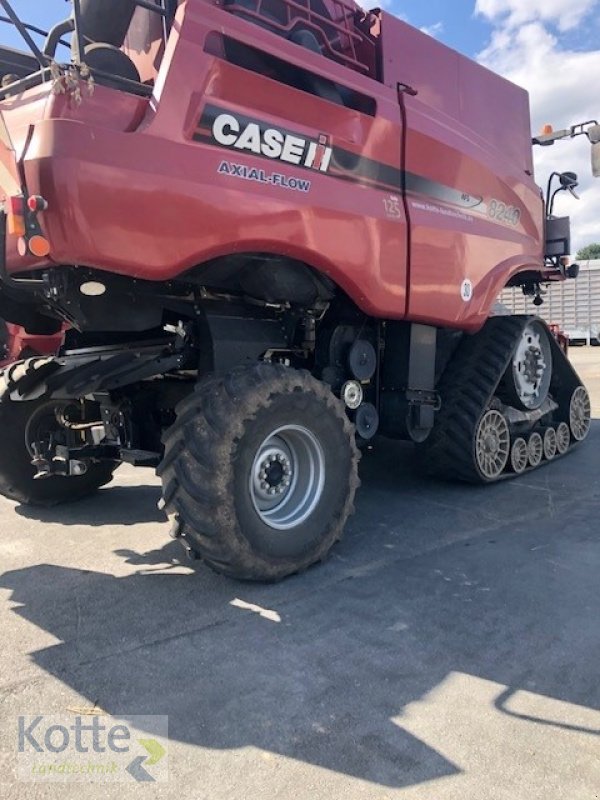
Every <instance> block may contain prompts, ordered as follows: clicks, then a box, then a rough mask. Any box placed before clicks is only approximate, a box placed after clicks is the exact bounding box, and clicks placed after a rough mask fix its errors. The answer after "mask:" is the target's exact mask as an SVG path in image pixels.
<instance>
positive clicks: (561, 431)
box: [556, 422, 571, 456]
mask: <svg viewBox="0 0 600 800" xmlns="http://www.w3.org/2000/svg"><path fill="white" fill-rule="evenodd" d="M570 444H571V431H570V430H569V426H568V425H567V423H566V422H561V423H560V425H559V426H558V428H557V429H556V449H557V450H558V452H559V453H560V455H561V456H564V454H565V453H566V452H567V450H568V449H569V445H570Z"/></svg>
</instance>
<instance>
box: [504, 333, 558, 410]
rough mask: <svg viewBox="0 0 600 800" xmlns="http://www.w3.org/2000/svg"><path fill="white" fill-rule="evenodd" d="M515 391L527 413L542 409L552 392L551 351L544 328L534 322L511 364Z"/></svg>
mask: <svg viewBox="0 0 600 800" xmlns="http://www.w3.org/2000/svg"><path fill="white" fill-rule="evenodd" d="M512 374H513V382H514V385H515V391H516V393H517V395H518V397H519V399H520V401H521V403H522V404H523V406H524V407H525V408H527V409H530V410H534V409H537V408H539V407H540V406H541V405H542V404H543V403H544V401H545V400H546V398H547V397H548V392H549V390H550V381H551V378H552V350H551V346H550V341H549V339H548V336H547V334H546V330H545V328H544V327H543V326H542V325H541V324H540V323H539V322H531V323H529V325H527V326H526V328H525V329H524V331H523V334H522V336H521V340H520V341H519V344H518V346H517V349H516V351H515V354H514V356H513V362H512Z"/></svg>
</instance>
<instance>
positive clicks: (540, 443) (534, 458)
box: [527, 433, 544, 467]
mask: <svg viewBox="0 0 600 800" xmlns="http://www.w3.org/2000/svg"><path fill="white" fill-rule="evenodd" d="M527 449H528V450H529V466H530V467H539V465H540V464H541V463H542V458H543V457H544V440H543V439H542V437H541V436H540V434H539V433H532V434H531V436H530V437H529V442H528V443H527Z"/></svg>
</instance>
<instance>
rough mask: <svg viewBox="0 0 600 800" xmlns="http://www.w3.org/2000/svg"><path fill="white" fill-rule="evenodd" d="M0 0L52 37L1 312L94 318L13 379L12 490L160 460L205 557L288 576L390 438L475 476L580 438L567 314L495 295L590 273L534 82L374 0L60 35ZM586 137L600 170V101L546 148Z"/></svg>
mask: <svg viewBox="0 0 600 800" xmlns="http://www.w3.org/2000/svg"><path fill="white" fill-rule="evenodd" d="M0 5H1V6H2V7H3V8H4V11H5V15H6V18H7V19H9V20H10V21H11V22H12V24H13V25H15V26H16V27H17V29H18V30H19V31H20V33H21V35H22V38H23V39H24V41H25V42H26V43H27V45H28V48H29V50H30V51H31V54H29V53H17V52H15V51H12V50H8V49H6V48H5V49H3V50H2V51H0V66H1V67H2V72H3V75H4V78H3V80H2V86H3V88H2V90H1V92H0V112H1V124H0V139H1V144H0V186H1V187H2V194H3V207H4V213H3V214H2V215H1V216H0V222H1V225H2V234H1V235H2V244H1V247H0V250H1V253H2V259H1V264H0V315H1V316H3V317H4V318H5V319H7V320H8V321H9V322H11V323H13V324H17V325H22V326H24V327H25V328H26V329H27V330H28V331H35V330H40V329H44V330H45V332H46V333H55V334H58V333H59V331H60V330H61V327H62V326H63V324H65V323H67V324H68V325H69V326H71V331H70V332H69V333H68V334H67V341H66V344H65V346H64V347H63V348H62V349H61V350H60V353H59V354H58V355H57V356H55V357H45V358H31V359H27V360H24V361H20V362H17V363H15V364H12V365H11V366H10V367H8V368H6V369H5V370H4V372H3V374H2V376H1V378H0V381H1V388H0V391H1V400H0V425H1V426H2V437H3V448H2V450H1V451H0V491H1V492H2V493H3V494H4V495H6V496H7V497H9V498H13V499H15V500H17V501H20V502H24V503H32V504H36V503H37V504H48V503H58V502H62V501H68V500H71V499H73V498H74V497H81V496H83V495H85V494H87V493H89V492H92V491H93V490H95V489H96V488H97V487H99V486H101V485H103V484H105V483H106V482H108V481H109V480H110V478H111V476H112V473H113V471H114V469H115V468H116V467H117V465H118V464H120V463H122V462H127V463H129V464H134V465H140V466H152V467H157V468H158V472H159V474H160V476H161V477H162V482H163V494H164V501H163V503H164V509H165V511H166V513H167V514H168V515H169V517H170V519H171V521H172V535H173V536H175V537H177V538H179V539H180V540H181V541H182V543H183V544H184V545H185V547H186V549H187V550H188V552H189V553H190V555H192V556H194V557H199V558H202V559H203V560H204V561H205V562H206V563H207V564H209V565H210V566H211V567H213V568H214V569H216V570H218V571H219V572H222V573H225V574H227V575H232V576H235V577H239V578H245V579H260V580H277V579H279V578H283V577H285V576H286V575H289V574H291V573H294V572H297V571H300V570H302V569H304V568H306V567H308V566H309V565H311V564H313V563H315V562H317V561H319V560H321V559H323V558H324V557H325V556H326V555H327V553H328V552H329V550H330V549H331V547H332V546H333V545H334V543H335V542H336V541H337V540H338V539H339V538H340V536H341V535H342V532H343V529H344V526H345V524H346V521H347V519H348V516H349V515H350V513H351V511H352V508H353V502H354V495H355V492H356V490H357V487H358V485H359V480H358V461H359V448H360V446H361V445H363V444H364V443H366V442H369V441H371V440H373V438H374V437H375V435H376V434H377V433H380V434H383V435H385V436H389V437H396V438H398V439H406V440H411V441H413V442H415V443H416V444H417V446H418V447H419V448H420V450H421V452H422V455H423V459H424V461H425V463H426V464H427V466H428V468H429V469H430V470H431V471H432V472H433V473H435V474H437V475H440V476H443V477H450V478H459V479H463V480H466V481H473V482H478V483H493V482H495V481H498V480H501V479H504V478H508V477H512V476H515V475H519V474H522V473H524V472H526V471H528V470H532V469H535V468H537V467H539V466H540V465H541V464H542V463H544V462H548V461H551V460H552V459H554V458H556V457H557V456H561V455H564V454H566V453H567V452H569V450H570V449H571V448H572V447H573V446H574V445H575V444H577V443H578V442H581V441H582V440H583V439H584V438H585V437H586V435H587V433H588V431H589V428H590V402H589V397H588V394H587V392H586V390H585V388H584V387H583V386H582V384H581V381H580V380H579V378H578V376H577V375H576V373H575V372H574V370H573V368H572V367H571V365H570V364H569V362H568V361H567V359H566V358H565V356H564V354H563V353H562V351H561V349H560V347H559V346H558V344H557V343H556V341H555V339H554V337H553V336H552V334H551V333H550V331H549V329H548V328H547V326H546V325H545V324H544V323H543V322H542V321H540V320H539V319H537V318H534V317H502V316H500V317H493V316H491V309H492V306H493V304H494V303H495V301H496V298H497V297H498V295H499V294H500V292H501V290H502V289H503V288H504V287H505V286H508V285H510V286H514V285H520V286H522V287H523V290H524V291H525V292H526V293H528V294H530V295H532V296H534V297H535V298H536V299H537V300H538V301H541V292H542V286H543V285H544V284H545V283H548V282H549V281H554V280H565V279H568V278H573V277H576V273H577V267H576V266H575V265H573V266H569V262H568V258H567V257H568V254H569V252H570V234H569V227H570V226H569V220H568V219H564V218H562V219H558V218H556V217H555V216H554V214H552V213H550V211H551V200H552V197H551V195H550V192H549V198H548V201H547V202H544V199H543V197H542V192H541V191H540V189H539V188H538V186H537V185H536V183H535V180H534V177H533V158H532V140H531V134H530V114H529V104H528V96H527V94H526V92H524V91H523V90H521V89H520V88H518V87H516V86H514V85H512V84H511V83H509V82H507V81H506V80H504V79H502V78H500V77H498V76H497V75H494V74H493V73H491V72H489V71H488V70H486V69H484V68H483V67H481V66H479V65H478V64H476V63H474V62H472V61H470V60H468V59H467V58H464V57H462V56H460V55H459V54H458V53H456V52H454V51H452V50H450V49H449V48H447V47H445V46H443V45H442V44H440V43H439V42H437V41H435V40H433V39H431V38H429V37H427V36H425V35H424V34H422V33H420V32H419V31H417V30H415V29H414V28H412V27H410V26H409V25H407V24H405V23H404V22H401V21H400V20H398V19H396V18H394V17H393V16H391V15H389V14H386V13H383V12H381V11H379V10H375V11H373V12H363V11H361V10H360V9H359V8H358V7H357V6H356V5H355V4H354V3H352V2H351V0H181V2H178V3H177V2H167V1H166V0H164V1H163V0H161V1H160V2H152V1H151V0H72V13H71V15H70V16H69V18H68V19H66V20H64V21H62V22H58V24H57V25H56V26H55V27H54V28H53V29H52V30H51V31H50V32H49V33H48V35H47V36H46V40H45V43H44V44H43V45H41V46H39V47H38V45H37V44H36V41H34V38H33V36H32V32H31V26H27V25H26V24H24V23H23V22H22V21H21V20H20V19H19V17H18V16H17V14H15V12H14V10H13V9H12V6H11V5H10V3H9V2H8V0H0ZM576 135H587V136H588V138H589V139H590V141H591V142H592V145H593V158H594V164H595V171H596V172H599V171H600V166H599V165H600V156H599V154H598V148H599V146H600V145H599V144H598V142H600V126H598V125H597V124H596V123H586V124H584V125H582V126H577V127H575V128H571V129H568V130H565V131H558V132H556V133H554V132H552V131H551V130H548V131H546V132H545V133H544V134H543V135H542V136H540V137H538V138H537V139H536V140H534V143H537V144H539V145H550V144H554V142H555V141H557V140H558V139H562V138H570V137H573V136H576ZM558 178H559V183H560V185H559V186H558V189H557V190H563V189H564V190H572V189H573V187H574V186H575V185H576V176H575V175H573V173H567V172H565V173H563V174H561V175H559V176H558ZM75 336H76V339H74V338H73V337H75ZM7 443H8V446H7Z"/></svg>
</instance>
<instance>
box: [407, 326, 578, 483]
mask: <svg viewBox="0 0 600 800" xmlns="http://www.w3.org/2000/svg"><path fill="white" fill-rule="evenodd" d="M531 319H532V317H516V316H511V317H493V318H491V319H490V320H488V322H487V323H486V324H485V326H484V327H483V328H482V330H481V331H480V332H479V333H477V334H475V335H473V336H465V337H464V339H463V341H462V342H461V344H460V346H459V348H458V350H457V351H456V353H455V355H454V357H453V358H452V360H451V362H450V364H449V365H448V367H447V369H446V371H445V372H444V375H443V376H442V380H441V382H440V387H439V391H440V395H441V397H442V408H441V410H440V411H439V413H438V415H437V419H436V424H435V427H434V429H433V431H432V433H431V436H430V437H429V439H428V441H427V442H426V443H425V444H424V445H423V448H422V455H423V456H424V457H425V466H426V469H427V471H428V472H429V474H431V475H434V476H435V477H438V478H443V479H451V480H456V479H458V480H463V481H468V482H470V483H485V482H486V480H485V478H483V477H482V476H481V475H480V474H479V472H478V470H477V468H476V466H475V454H474V447H475V432H476V428H477V424H478V422H479V419H480V418H481V415H482V413H483V412H484V411H485V410H486V409H487V408H488V407H489V404H490V402H491V400H492V398H493V396H494V393H495V391H496V389H497V388H498V385H499V384H500V381H501V380H502V377H503V375H504V373H505V372H506V369H507V367H508V365H509V363H510V360H511V357H512V354H513V352H514V351H515V348H516V347H517V345H518V343H519V340H520V338H521V335H522V333H523V330H524V328H525V326H526V325H527V323H528V322H530V321H531ZM553 351H554V353H556V351H555V350H554V349H553ZM562 357H563V359H564V356H562ZM565 361H566V359H565ZM567 363H568V362H567ZM558 366H559V369H560V368H562V371H563V372H566V370H565V369H564V366H566V365H558ZM570 372H571V373H572V375H573V376H574V380H575V381H576V380H577V377H576V375H575V373H574V372H573V371H572V370H570ZM575 385H576V383H575ZM543 463H551V462H543ZM540 466H541V465H540ZM530 469H531V468H530ZM528 471H529V470H528ZM509 477H515V476H514V475H513V473H510V472H508V473H505V474H504V475H503V476H501V478H509Z"/></svg>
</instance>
